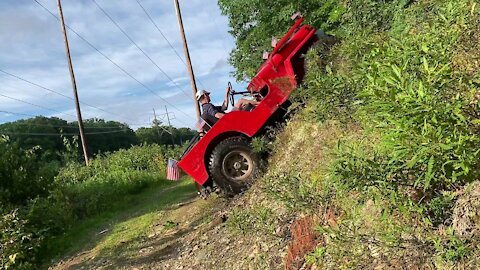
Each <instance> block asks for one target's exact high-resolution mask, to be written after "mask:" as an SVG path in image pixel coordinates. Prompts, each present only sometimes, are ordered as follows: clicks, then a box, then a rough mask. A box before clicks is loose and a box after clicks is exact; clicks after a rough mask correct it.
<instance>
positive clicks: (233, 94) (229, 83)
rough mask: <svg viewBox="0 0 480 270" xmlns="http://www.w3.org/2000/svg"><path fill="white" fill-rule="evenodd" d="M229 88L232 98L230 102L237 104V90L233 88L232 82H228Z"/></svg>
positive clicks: (233, 104)
mask: <svg viewBox="0 0 480 270" xmlns="http://www.w3.org/2000/svg"><path fill="white" fill-rule="evenodd" d="M228 88H229V89H230V94H229V97H228V99H229V100H230V103H231V104H232V106H235V90H233V87H232V83H231V82H228Z"/></svg>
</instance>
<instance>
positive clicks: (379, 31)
mask: <svg viewBox="0 0 480 270" xmlns="http://www.w3.org/2000/svg"><path fill="white" fill-rule="evenodd" d="M358 2H361V1H358ZM342 5H344V8H345V9H344V11H343V15H342V16H341V19H340V20H339V21H338V22H339V23H338V25H337V26H335V27H332V31H331V33H332V34H334V35H336V36H337V37H338V38H339V39H340V41H341V42H340V43H339V44H337V45H336V46H335V47H334V48H333V49H332V50H331V51H330V52H328V53H326V52H320V51H312V52H310V53H309V55H308V67H309V71H308V74H307V78H306V83H305V86H304V87H303V88H302V89H300V91H297V92H296V98H297V100H303V101H304V102H306V104H307V106H306V108H305V109H304V110H303V112H301V113H300V114H298V115H296V117H295V118H294V119H293V120H292V121H291V122H290V123H288V125H287V127H286V129H285V130H284V131H283V133H282V134H281V135H280V136H279V137H278V140H277V142H276V143H275V146H274V155H273V157H272V159H271V161H270V168H269V170H268V173H267V174H266V175H265V177H263V179H261V180H259V183H258V185H259V187H260V188H261V190H262V192H261V193H262V194H264V195H265V201H266V202H263V203H259V202H255V203H252V204H251V205H250V207H242V208H238V209H236V210H234V211H233V213H235V215H234V218H233V219H231V220H230V221H229V222H231V223H232V225H233V227H234V228H237V229H238V230H240V231H242V232H243V233H245V232H248V233H254V234H255V233H258V234H264V233H270V230H271V228H277V227H278V224H279V222H280V223H281V220H282V218H286V219H290V220H296V221H295V222H294V223H293V224H294V225H292V226H291V227H290V228H291V230H292V237H293V239H292V242H291V243H290V246H289V250H288V254H287V255H286V257H285V260H284V262H285V263H286V267H287V268H288V267H291V268H292V269H296V268H298V267H300V266H301V265H302V264H303V263H305V262H306V263H307V264H308V265H311V266H315V267H317V268H320V269H365V268H369V269H370V268H374V269H387V268H402V267H403V268H407V269H423V268H427V269H432V268H435V269H451V268H460V269H465V268H467V269H476V268H478V267H479V262H478V260H479V259H478V258H479V256H480V251H479V245H480V234H479V231H478V224H477V223H478V221H479V216H480V208H479V198H478V194H479V190H480V184H479V182H478V180H480V177H479V174H480V119H479V118H480V117H479V116H480V112H479V109H480V105H479V100H480V72H479V69H480V45H479V44H480V34H479V33H480V11H479V10H480V6H479V5H478V2H477V1H471V0H459V1H449V0H441V1H440V0H423V1H408V2H407V1H364V3H363V4H362V5H360V3H358V4H356V3H353V2H349V1H346V2H343V3H342ZM257 197H258V196H257ZM279 203H280V206H278V205H279ZM292 222H293V221H292ZM296 222H299V225H298V224H297V225H298V226H300V229H299V232H300V233H298V235H299V236H298V235H297V236H298V237H297V239H296V236H295V228H296V227H295V226H296V225H295V224H296ZM297 231H298V230H297ZM302 235H310V236H309V237H310V238H302ZM298 239H300V240H298ZM313 247H315V248H313Z"/></svg>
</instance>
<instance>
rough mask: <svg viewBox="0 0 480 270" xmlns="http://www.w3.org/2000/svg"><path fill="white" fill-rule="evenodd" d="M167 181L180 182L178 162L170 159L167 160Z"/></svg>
mask: <svg viewBox="0 0 480 270" xmlns="http://www.w3.org/2000/svg"><path fill="white" fill-rule="evenodd" d="M167 179H168V180H172V181H178V180H180V168H178V162H177V161H176V160H174V159H171V158H169V159H168V166H167Z"/></svg>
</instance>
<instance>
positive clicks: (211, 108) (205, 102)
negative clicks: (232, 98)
mask: <svg viewBox="0 0 480 270" xmlns="http://www.w3.org/2000/svg"><path fill="white" fill-rule="evenodd" d="M229 92H230V91H229V89H227V95H226V96H225V100H224V101H223V104H222V106H215V105H213V104H212V103H211V99H210V92H208V91H206V90H199V91H198V92H197V93H196V94H195V97H196V98H197V100H198V101H199V102H200V104H201V105H202V117H205V118H212V117H214V118H216V119H217V120H218V119H220V118H222V117H223V116H224V115H225V111H226V110H227V109H228V93H229ZM207 121H208V120H207ZM215 122H216V121H215Z"/></svg>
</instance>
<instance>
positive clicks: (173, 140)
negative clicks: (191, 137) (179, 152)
mask: <svg viewBox="0 0 480 270" xmlns="http://www.w3.org/2000/svg"><path fill="white" fill-rule="evenodd" d="M165 115H166V116H167V121H168V126H169V127H171V126H172V124H171V123H170V115H168V109H167V105H165ZM170 135H171V136H172V144H173V145H175V138H174V137H173V131H172V133H170ZM179 136H180V137H181V134H179Z"/></svg>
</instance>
